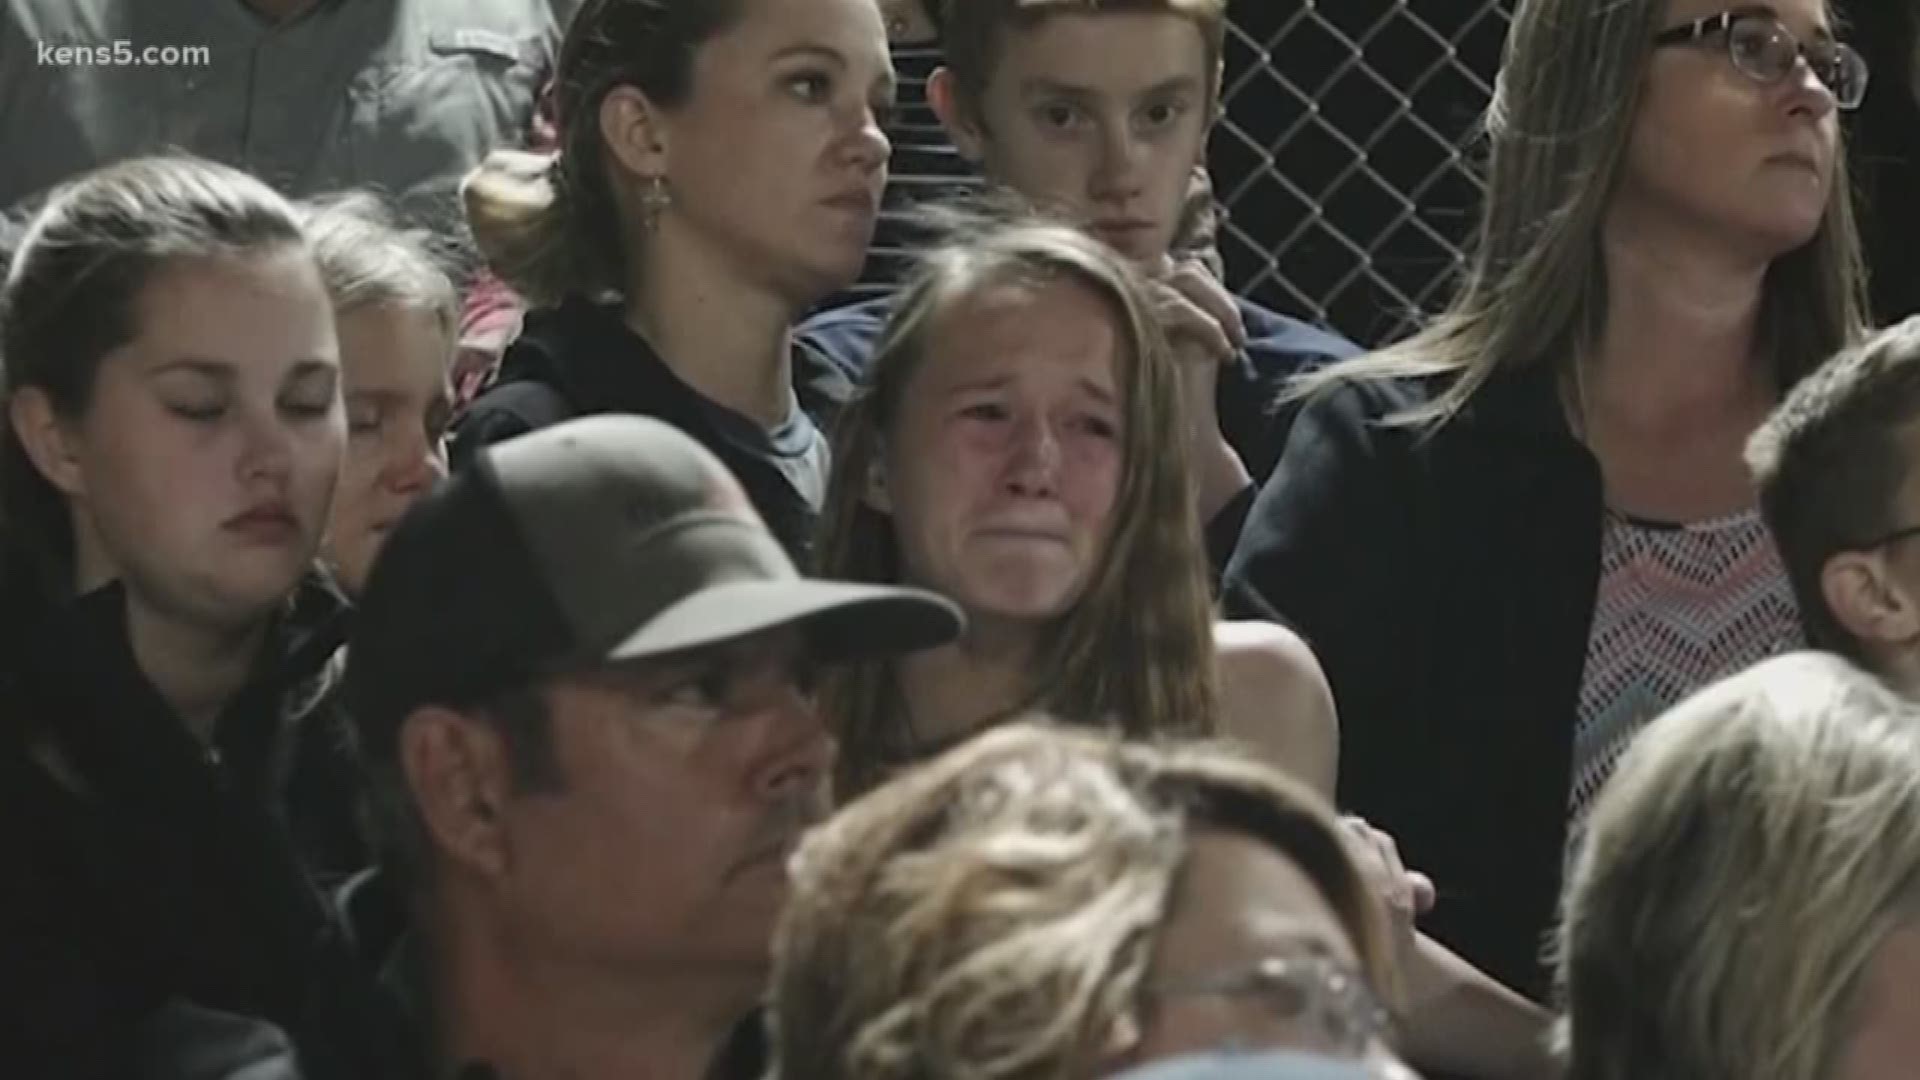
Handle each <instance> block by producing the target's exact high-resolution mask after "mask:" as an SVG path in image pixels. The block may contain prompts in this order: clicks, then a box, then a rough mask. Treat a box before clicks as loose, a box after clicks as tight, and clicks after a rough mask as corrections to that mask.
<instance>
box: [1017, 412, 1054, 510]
mask: <svg viewBox="0 0 1920 1080" xmlns="http://www.w3.org/2000/svg"><path fill="white" fill-rule="evenodd" d="M1013 441H1014V445H1013V454H1012V457H1011V459H1010V460H1009V462H1008V465H1007V490H1009V491H1011V492H1013V493H1014V494H1017V495H1025V496H1027V497H1029V498H1041V497H1045V496H1048V495H1051V494H1053V493H1054V491H1055V490H1056V488H1057V487H1058V483H1059V479H1058V478H1059V470H1060V440H1059V439H1058V438H1057V437H1056V436H1055V434H1054V431H1053V425H1051V424H1049V423H1048V422H1047V421H1045V420H1043V419H1029V420H1026V421H1023V422H1021V423H1020V424H1019V425H1018V426H1017V427H1016V428H1015V430H1014V433H1013Z"/></svg>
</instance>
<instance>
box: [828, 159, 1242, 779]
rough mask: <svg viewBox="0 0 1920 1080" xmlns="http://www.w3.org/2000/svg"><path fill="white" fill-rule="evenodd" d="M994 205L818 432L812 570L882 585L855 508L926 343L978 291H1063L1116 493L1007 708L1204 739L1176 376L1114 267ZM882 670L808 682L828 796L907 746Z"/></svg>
mask: <svg viewBox="0 0 1920 1080" xmlns="http://www.w3.org/2000/svg"><path fill="white" fill-rule="evenodd" d="M1010 198H1011V197H1010V196H1002V197H1000V201H998V202H989V203H987V204H985V208H984V209H982V210H980V212H960V213H950V214H948V215H946V216H945V217H944V218H943V219H940V228H941V230H942V231H944V232H945V233H946V234H947V236H948V238H947V239H946V240H944V241H942V242H940V243H937V244H935V245H934V246H933V247H932V248H930V249H929V250H928V251H927V252H926V254H925V256H924V262H923V264H922V266H921V268H920V269H919V270H918V271H917V272H916V273H915V274H914V275H913V276H912V278H911V279H910V280H909V281H908V283H907V284H906V286H905V287H904V288H903V289H902V290H901V292H900V294H899V296H898V298H897V300H896V302H895V305H894V308H893V314H892V317H891V318H890V319H889V320H888V323H887V328H886V331H885V333H884V334H883V335H882V337H881V340H880V344H879V347H878V350H877V352H876V354H875V356H874V358H873V360H872V362H871V364H870V366H869V368H868V372H867V380H866V383H865V384H864V385H863V386H862V387H861V388H860V390H859V392H858V393H857V394H856V395H855V396H854V398H853V400H852V401H851V402H850V403H849V404H848V406H847V408H846V409H845V411H844V412H843V413H842V415H841V417H840V422H839V425H838V426H837V427H836V429H835V433H834V445H833V473H832V477H831V480H830V482H829V483H828V487H827V498H826V505H825V507H824V509H823V510H822V513H821V521H820V541H819V543H818V545H817V549H816V550H817V551H818V552H819V559H820V566H819V572H820V573H821V574H822V575H823V576H825V577H830V578H836V579H840V580H849V581H871V582H897V581H899V580H900V574H901V571H900V560H899V551H898V547H897V540H896V537H895V533H894V528H893V523H892V519H891V518H889V517H888V516H887V515H885V514H882V513H880V512H878V511H876V510H874V509H873V508H872V507H870V506H868V505H867V503H866V501H865V492H866V485H867V477H868V476H869V474H870V471H871V470H872V469H874V468H876V467H877V463H878V462H879V461H880V459H881V455H882V453H883V450H884V446H885V443H886V440H887V438H888V436H889V434H890V432H891V430H892V426H893V424H894V422H895V420H896V419H897V417H898V416H899V412H900V406H901V402H902V400H903V397H904V395H905V394H906V393H907V392H908V391H909V388H910V387H911V386H912V385H913V382H914V376H915V373H916V372H917V371H918V370H919V369H920V365H921V362H922V361H923V360H924V359H925V357H926V355H927V352H928V350H929V349H930V348H931V347H932V346H933V339H934V335H935V334H937V333H942V332H949V328H947V326H946V320H947V318H948V317H949V316H950V315H951V313H952V312H953V311H954V310H955V309H956V308H958V306H959V305H960V304H961V303H962V302H964V301H965V300H966V299H967V298H969V297H972V296H975V295H978V294H979V293H980V292H981V291H983V290H985V289H989V288H993V287H995V286H1000V285H1007V284H1017V285H1028V286H1030V285H1037V284H1040V283H1045V282H1054V281H1070V282H1073V283H1075V284H1077V285H1080V286H1082V287H1084V288H1086V289H1087V290H1089V291H1090V292H1091V293H1093V294H1094V295H1095V296H1097V297H1098V298H1099V299H1100V300H1101V301H1103V302H1104V303H1105V305H1106V306H1107V308H1108V309H1109V310H1110V311H1111V312H1112V315H1113V319H1114V323H1115V326H1116V328H1117V329H1118V330H1119V332H1120V340H1121V342H1122V349H1121V352H1122V355H1121V357H1120V370H1119V371H1118V372H1116V381H1117V383H1118V384H1119V387H1120V391H1121V399H1122V404H1121V408H1122V411H1123V417H1124V418H1123V422H1122V427H1123V429H1124V430H1123V432H1122V435H1121V480H1120V491H1119V494H1118V496H1117V498H1116V499H1115V502H1114V509H1113V513H1112V522H1111V526H1110V529H1109V533H1108V537H1107V540H1106V545H1105V551H1104V552H1103V553H1102V556H1101V559H1100V565H1099V566H1098V567H1097V568H1096V570H1095V572H1094V574H1093V576H1092V580H1091V581H1090V582H1089V584H1088V586H1087V591H1086V594H1085V595H1084V596H1082V597H1081V598H1080V600H1079V602H1078V603H1076V604H1075V605H1074V607H1073V610H1072V611H1071V612H1069V613H1067V614H1066V615H1065V616H1063V617H1062V618H1061V619H1060V620H1058V622H1057V624H1056V625H1055V626H1053V627H1052V628H1050V630H1049V631H1048V633H1047V635H1046V639H1045V640H1044V642H1043V643H1042V646H1041V649H1040V652H1039V659H1038V661H1037V662H1036V664H1035V670H1034V672H1033V676H1034V677H1033V680H1032V685H1033V686H1034V687H1035V688H1036V689H1035V691H1034V700H1032V701H1028V702H1023V703H1021V704H1020V705H1019V707H1018V708H1016V709H1014V710H1011V711H1020V710H1023V709H1027V708H1041V709H1046V710H1048V711H1050V712H1054V713H1057V714H1059V715H1062V716H1066V717H1070V718H1072V719H1073V720H1075V721H1078V722H1081V723H1087V724H1103V723H1111V724H1115V725H1117V726H1119V727H1120V728H1121V729H1122V730H1124V731H1126V732H1127V733H1129V734H1134V735H1145V734H1154V733H1166V734H1186V735H1211V734H1213V733H1214V732H1215V731H1216V730H1217V718H1216V716H1215V708H1216V703H1217V699H1218V696H1219V693H1218V688H1217V686H1216V685H1215V676H1214V664H1213V609H1212V601H1211V598H1210V596H1209V593H1208V583H1207V561H1206V553H1205V551H1204V549H1203V548H1202V545H1201V530H1200V523H1199V517H1198V513H1197V511H1196V510H1195V509H1194V505H1193V494H1192V488H1191V486H1190V481H1189V478H1188V473H1187V452H1186V438H1185V434H1184V432H1185V428H1184V421H1183V418H1182V417H1183V414H1182V408H1183V406H1182V404H1181V395H1182V390H1181V387H1180V382H1179V379H1178V376H1177V373H1176V371H1175V366H1174V365H1175V363H1176V361H1175V360H1174V359H1173V356H1172V353H1171V351H1170V349H1169V346H1168V345H1167V342H1166V339H1165V338H1164V337H1163V336H1162V334H1161V332H1160V329H1159V326H1158V324H1157V322H1156V320H1155V319H1154V317H1153V315H1152V313H1151V312H1152V308H1151V306H1150V304H1149V302H1148V300H1147V298H1146V294H1145V292H1144V289H1143V286H1142V285H1141V284H1140V282H1139V279H1138V278H1137V276H1136V275H1135V273H1134V271H1133V270H1132V269H1131V268H1130V267H1128V266H1127V265H1126V264H1125V263H1124V262H1123V261H1121V260H1120V258H1119V257H1118V256H1116V255H1114V254H1113V253H1112V252H1111V251H1109V250H1108V249H1107V248H1106V247H1105V246H1104V245H1102V244H1101V243H1100V242H1099V241H1097V240H1093V239H1090V238H1088V237H1087V236H1086V235H1084V234H1083V233H1081V232H1080V231H1079V230H1077V229H1074V228H1071V227H1069V226H1066V225H1060V224H1052V223H1048V222H1045V221H1041V220H1039V219H1037V218H1031V217H1014V218H1012V219H1011V220H1008V219H1007V217H1006V215H1008V214H1012V213H1013V210H1012V209H1010V207H1011V206H1012V205H1013V204H1010V203H1008V202H1007V201H1006V200H1007V199H1010ZM996 215H999V216H996ZM894 672H895V668H894V665H893V663H892V662H891V661H877V662H871V663H865V664H858V665H853V666H849V667H844V668H836V669H834V670H832V671H830V672H828V673H827V674H826V675H825V676H824V677H823V680H822V683H821V708H822V712H823V714H824V715H825V716H826V717H827V718H828V723H829V724H831V725H832V726H833V727H834V729H835V732H836V734H837V735H838V737H839V740H840V746H841V754H840V759H839V768H838V774H837V781H838V791H839V794H840V795H841V797H843V798H845V797H850V796H852V795H855V794H858V793H859V792H861V791H864V790H866V789H867V788H869V787H871V786H873V785H874V784H876V783H878V782H879V781H880V780H881V779H882V778H883V777H884V775H885V773H886V771H887V769H888V768H889V767H890V766H892V765H895V764H898V763H899V762H900V761H902V760H907V759H910V758H911V756H912V755H913V754H914V753H915V752H916V751H917V750H919V749H920V748H917V747H914V746H911V745H907V736H908V734H909V733H908V732H907V731H906V730H905V728H904V725H903V724H902V721H901V716H902V713H901V711H900V709H899V708H898V702H899V690H898V686H897V683H896V681H895V678H894Z"/></svg>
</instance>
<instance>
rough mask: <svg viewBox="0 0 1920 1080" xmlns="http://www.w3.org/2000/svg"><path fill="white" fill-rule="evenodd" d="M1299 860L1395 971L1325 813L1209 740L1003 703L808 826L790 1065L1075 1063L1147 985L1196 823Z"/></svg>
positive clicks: (789, 934) (779, 1031) (780, 963)
mask: <svg viewBox="0 0 1920 1080" xmlns="http://www.w3.org/2000/svg"><path fill="white" fill-rule="evenodd" d="M1203 829H1219V830H1223V831H1229V832H1234V833H1239V834H1243V835H1247V836H1250V837H1252V838H1254V839H1256V840H1258V841H1260V842H1262V843H1264V844H1267V845H1269V846H1271V847H1272V848H1273V849H1274V850H1276V851H1278V852H1280V853H1282V854H1284V855H1285V856H1287V857H1288V858H1289V859H1291V860H1293V861H1294V862H1295V863H1297V864H1298V865H1299V866H1300V868H1301V870H1302V871H1303V872H1304V873H1305V874H1306V875H1307V876H1308V877H1309V878H1310V879H1311V880H1312V881H1313V882H1314V883H1315V885H1316V886H1317V887H1318V888H1319V890H1320V891H1321V893H1322V894H1323V895H1324V896H1325V898H1326V900H1327V903H1328V906H1329V907H1331V908H1332V909H1333V910H1334V912H1335V913H1336V915H1337V917H1338V918H1339V920H1340V922H1341V925H1342V928H1343V929H1344V930H1345V932H1346V933H1347V934H1348V935H1349V936H1350V937H1351V938H1352V940H1353V942H1354V945H1355V948H1356V951H1357V952H1358V953H1359V955H1360V956H1361V958H1362V963H1363V968H1364V970H1365V972H1366V973H1367V975H1368V976H1369V977H1371V978H1373V979H1375V980H1376V983H1377V981H1378V980H1379V979H1381V978H1382V977H1384V974H1385V969H1386V964H1387V959H1386V946H1385V944H1384V939H1383V937H1382V929H1381V922H1380V915H1379V912H1378V910H1377V908H1376V906H1375V901H1374V900H1373V897H1372V894H1371V893H1370V892H1369V891H1368V890H1367V888H1366V887H1365V884H1364V882H1363V880H1362V878H1361V876H1360V872H1359V871H1358V869H1356V868H1355V866H1354V864H1353V863H1352V861H1351V860H1350V858H1349V856H1348V854H1347V849H1346V847H1345V846H1344V843H1343V841H1342V839H1341V837H1340V835H1339V825H1338V824H1337V823H1336V822H1335V821H1334V819H1333V817H1332V814H1331V812H1330V811H1329V810H1328V809H1327V808H1326V807H1325V806H1324V805H1323V804H1322V802H1321V801H1320V800H1319V799H1318V798H1317V797H1316V796H1314V795H1313V794H1312V793H1311V792H1310V791H1308V790H1307V789H1305V788H1303V787H1300V786H1298V785H1296V784H1294V783H1293V782H1292V781H1290V780H1287V779H1286V778H1284V777H1281V776H1279V775H1277V774H1275V773H1272V772H1270V771H1268V770H1266V769H1264V768H1262V767H1260V766H1258V765H1255V764H1252V763H1250V762H1248V761H1246V760H1245V759H1244V758H1243V757H1241V756H1239V755H1236V754H1234V753H1232V752H1231V751H1228V750H1225V749H1222V748H1215V747H1211V746H1207V745H1204V744H1186V745H1178V746H1176V745H1163V746H1157V747H1156V746H1151V745H1147V744H1143V743H1128V742H1123V741H1122V740H1120V739H1118V738H1116V737H1114V736H1111V735H1107V734H1103V733H1096V732H1088V731H1084V730H1073V729H1069V728H1064V727H1056V726H1050V725H1047V724H1044V723H1028V722H1021V723H1012V724H1008V725H1005V726H1003V727H1000V728H998V729H996V730H994V731H992V732H989V733H987V734H985V735H982V736H980V737H979V738H977V739H974V740H972V741H971V742H968V743H966V744H964V745H962V746H961V747H959V748H957V749H955V750H953V751H950V752H949V753H947V754H946V755H944V756H942V757H941V758H939V759H936V760H935V761H933V762H931V763H929V764H927V765H925V766H922V767H920V768H919V769H917V770H914V771H912V772H909V773H907V774H904V775H903V776H901V777H900V778H898V779H896V780H894V781H892V782H891V783H888V784H886V785H884V786H882V787H880V788H878V789H876V790H874V791H873V792H871V793H869V794H868V795H866V796H864V797H863V798H861V799H860V800H858V801H857V802H855V803H853V804H851V805H849V806H848V807H846V808H844V809H843V810H841V811H840V813H838V814H837V815H835V817H834V818H833V819H832V820H830V821H829V822H828V823H827V824H826V825H824V826H822V827H821V828H820V829H818V830H816V831H815V832H814V833H813V834H812V835H810V836H809V837H808V839H807V840H806V841H805V843H803V844H802V846H801V848H800V851H799V852H798V854H796V856H795V858H794V862H793V875H794V883H793V894H792V898H791V900H790V902H789V904H788V907H787V911H786V913H785V915H784V917H783V919H782V921H781V923H780V926H779V929H778V930H777V931H776V934H775V942H774V977H773V1005H772V1018H773V1027H774V1031H775V1051H776V1060H777V1062H778V1073H777V1075H779V1076H780V1077H781V1078H782V1080H914V1078H932V1077H939V1078H941V1080H1016V1078H1019V1080H1026V1078H1033V1080H1038V1078H1043V1077H1044V1078H1054V1077H1060V1078H1064V1077H1070V1076H1078V1075H1085V1074H1086V1072H1087V1071H1088V1070H1090V1069H1092V1068H1094V1067H1095V1066H1096V1065H1097V1064H1098V1063H1099V1062H1100V1061H1102V1060H1106V1059H1108V1058H1110V1057H1111V1056H1112V1055H1114V1054H1116V1053H1121V1052H1124V1051H1125V1050H1127V1049H1128V1048H1129V1047H1130V1045H1131V1044H1132V1042H1133V1041H1134V1040H1135V1039H1136V1038H1137V1037H1138V1033H1139V1030H1140V1020H1139V1017H1138V1016H1137V1015H1136V1001H1137V999H1138V998H1139V996H1140V991H1141V989H1142V985H1143V983H1144V980H1145V978H1146V975H1147V971H1148V969H1149V967H1150V966H1151V964H1152V961H1153V954H1154V948H1155V945H1156V942H1157V938H1158V932H1159V928H1160V926H1161V925H1162V923H1163V922H1164V921H1165V920H1166V919H1167V917H1168V909H1169V905H1170V898H1171V897H1172V895H1173V892H1174V889H1175V886H1176V882H1177V881H1178V878H1179V874H1180V870H1181V868H1182V866H1183V864H1184V862H1185V859H1186V854H1187V851H1188V847H1189V841H1190V839H1191V838H1192V836H1193V834H1194V833H1196V832H1198V831H1200V830H1203Z"/></svg>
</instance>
